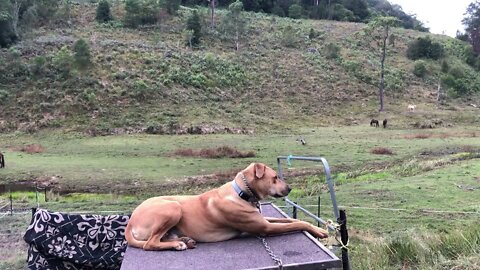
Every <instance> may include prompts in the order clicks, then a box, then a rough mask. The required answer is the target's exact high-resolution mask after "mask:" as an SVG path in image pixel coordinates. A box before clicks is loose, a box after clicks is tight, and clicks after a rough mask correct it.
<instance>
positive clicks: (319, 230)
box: [315, 227, 328, 238]
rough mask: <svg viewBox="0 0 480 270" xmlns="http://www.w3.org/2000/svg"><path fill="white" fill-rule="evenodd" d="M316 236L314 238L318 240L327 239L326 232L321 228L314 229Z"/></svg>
mask: <svg viewBox="0 0 480 270" xmlns="http://www.w3.org/2000/svg"><path fill="white" fill-rule="evenodd" d="M315 229H316V232H317V235H316V237H318V238H327V237H328V231H327V230H324V229H322V228H318V227H315Z"/></svg>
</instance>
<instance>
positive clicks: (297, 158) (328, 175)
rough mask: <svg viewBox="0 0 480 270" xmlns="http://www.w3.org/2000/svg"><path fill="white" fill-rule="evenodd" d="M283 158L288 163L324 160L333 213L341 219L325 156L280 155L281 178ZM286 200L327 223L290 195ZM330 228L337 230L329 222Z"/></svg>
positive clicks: (278, 160) (280, 174)
mask: <svg viewBox="0 0 480 270" xmlns="http://www.w3.org/2000/svg"><path fill="white" fill-rule="evenodd" d="M282 160H286V161H287V162H288V163H290V160H304V161H314V162H322V164H323V168H324V169H325V178H326V181H327V184H328V189H329V191H330V198H331V200H332V205H333V214H334V215H335V219H336V220H339V219H340V212H339V210H338V205H337V197H336V195H335V188H334V186H333V180H332V176H331V174H330V166H328V162H327V160H326V159H325V158H323V157H304V156H292V155H290V156H278V157H277V165H278V175H279V178H280V179H283V171H282ZM285 202H286V203H287V204H289V205H291V206H293V207H294V210H296V209H300V210H301V211H302V212H303V213H305V214H306V215H307V216H309V217H311V218H313V219H315V220H316V221H317V222H320V223H321V224H323V225H327V222H326V221H324V220H323V219H321V218H320V217H318V216H317V215H315V214H312V213H311V212H310V211H308V210H307V209H305V208H303V207H302V206H300V205H298V204H297V203H295V202H293V201H291V200H290V199H289V198H288V197H285ZM328 228H329V229H331V230H335V227H334V226H333V225H330V224H328Z"/></svg>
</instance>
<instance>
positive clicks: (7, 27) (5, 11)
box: [0, 0, 18, 47]
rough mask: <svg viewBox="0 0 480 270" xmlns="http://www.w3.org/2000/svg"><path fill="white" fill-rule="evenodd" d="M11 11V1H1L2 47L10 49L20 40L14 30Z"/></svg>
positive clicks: (0, 39)
mask: <svg viewBox="0 0 480 270" xmlns="http://www.w3.org/2000/svg"><path fill="white" fill-rule="evenodd" d="M11 11H12V4H11V3H10V0H0V47H8V46H10V45H11V44H12V43H14V42H15V41H16V40H17V38H18V36H17V35H16V34H15V31H14V30H13V28H12V12H11Z"/></svg>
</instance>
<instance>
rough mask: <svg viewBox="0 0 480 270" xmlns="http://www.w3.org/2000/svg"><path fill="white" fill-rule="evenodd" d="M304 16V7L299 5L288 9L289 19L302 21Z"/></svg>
mask: <svg viewBox="0 0 480 270" xmlns="http://www.w3.org/2000/svg"><path fill="white" fill-rule="evenodd" d="M302 14H303V8H302V6H300V5H298V4H293V5H291V6H290V7H289V8H288V17H290V18H293V19H300V18H301V17H302Z"/></svg>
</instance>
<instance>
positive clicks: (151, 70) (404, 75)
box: [0, 1, 480, 134]
mask: <svg viewBox="0 0 480 270" xmlns="http://www.w3.org/2000/svg"><path fill="white" fill-rule="evenodd" d="M126 2H127V4H125V3H124V2H123V1H122V2H121V1H114V2H113V3H111V5H110V6H109V8H110V11H109V13H108V14H109V15H108V16H110V15H111V17H109V18H108V19H106V20H105V22H103V23H101V22H98V21H97V20H100V21H101V20H102V18H103V17H101V18H100V19H99V18H98V13H97V11H98V8H99V4H90V3H86V4H77V5H68V6H67V5H63V6H62V5H60V6H58V7H57V10H56V11H55V13H48V12H51V11H48V12H47V11H45V12H47V13H45V16H46V17H45V18H43V19H42V20H37V21H36V26H35V27H29V26H28V25H27V24H26V25H21V24H20V25H19V26H20V27H19V29H18V31H21V33H22V34H21V38H20V40H19V41H18V42H17V43H16V44H14V45H13V46H11V47H10V48H8V49H2V50H1V52H0V55H1V58H0V59H1V60H0V61H1V63H0V106H1V110H0V111H1V112H0V131H1V132H9V131H14V130H22V131H27V132H35V131H37V130H39V129H42V128H56V129H64V130H75V131H81V132H87V133H90V134H109V133H116V132H124V131H125V130H128V131H131V132H150V133H175V132H177V133H178V132H180V133H182V132H191V133H197V132H213V131H218V130H221V131H225V130H227V131H232V132H242V131H251V130H255V131H259V132H261V131H267V130H269V131H274V130H276V131H281V130H283V129H285V128H298V127H308V126H318V125H350V124H360V123H366V121H369V120H367V119H370V118H371V117H379V118H382V119H383V118H384V117H385V118H389V119H395V122H396V125H397V126H406V125H416V124H417V125H418V123H421V122H422V121H425V119H437V120H439V122H438V123H444V124H447V123H448V124H449V123H473V122H477V123H478V122H479V116H478V115H479V113H478V111H479V109H478V108H476V107H475V106H477V107H478V105H480V104H479V103H480V102H479V101H478V99H476V98H477V96H478V91H479V89H480V81H479V77H480V76H478V73H477V71H476V70H475V69H474V68H472V67H471V66H470V65H469V64H467V63H468V56H469V52H470V51H469V50H471V49H470V45H468V44H467V43H464V42H462V41H459V40H457V39H453V38H449V37H446V36H437V35H432V34H429V33H425V32H418V31H415V30H408V29H403V28H392V33H393V35H392V37H391V38H389V42H388V50H387V56H386V61H385V67H386V69H385V112H382V113H378V96H377V93H378V81H379V76H380V75H379V74H380V73H379V69H380V52H381V50H380V49H379V48H378V46H377V40H372V39H371V38H372V37H373V35H368V34H366V33H365V32H364V30H365V28H366V25H365V24H363V23H354V22H337V21H331V20H308V19H292V18H282V17H278V16H274V15H269V14H264V13H255V12H245V11H242V8H243V7H242V6H241V5H235V4H232V5H230V8H229V9H222V8H220V9H216V11H215V16H214V19H215V20H214V22H213V23H214V27H213V28H212V26H211V24H212V21H211V17H210V10H209V9H207V8H206V7H199V8H198V9H196V11H195V10H194V9H193V8H190V7H183V6H182V7H180V8H179V9H178V10H175V11H174V12H171V13H172V14H174V15H170V14H169V12H168V10H163V9H162V10H157V12H156V13H152V14H150V13H149V12H150V11H149V9H148V8H147V7H144V6H138V5H137V6H135V5H133V6H132V5H131V3H132V2H136V1H126ZM137 2H138V1H137ZM129 3H130V4H129ZM237 3H238V2H237ZM22 14H23V16H24V17H22V18H21V19H22V20H27V18H28V17H27V16H31V15H32V14H30V13H28V12H27V11H25V12H24V13H22ZM29 14H30V15H29ZM36 14H37V15H38V16H40V15H39V14H41V13H38V11H37V13H36ZM47 14H56V15H55V16H54V17H51V19H50V20H48V18H49V16H50V15H47ZM105 14H106V13H105ZM105 14H104V15H105ZM96 17H97V20H96ZM127 26H128V27H127ZM22 27H23V28H22ZM419 37H421V38H422V39H421V40H420V42H419V40H418V38H419ZM425 37H429V38H425ZM412 42H416V43H414V44H416V46H417V47H412V45H411V44H413V43H412ZM409 46H410V47H411V49H410V50H409V53H410V56H409V57H407V49H408V48H409ZM429 46H432V47H431V48H436V49H438V48H440V49H439V50H440V54H439V55H433V56H432V55H429V53H425V52H424V51H423V50H422V48H425V47H428V48H430V47H429ZM436 49H435V50H436ZM412 59H415V60H412ZM439 83H440V84H441V89H442V91H441V94H442V95H441V100H440V101H437V90H438V85H439ZM408 104H416V105H417V111H416V113H415V114H411V113H408V112H407V105H408ZM395 122H394V123H395ZM225 128H227V129H225Z"/></svg>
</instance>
